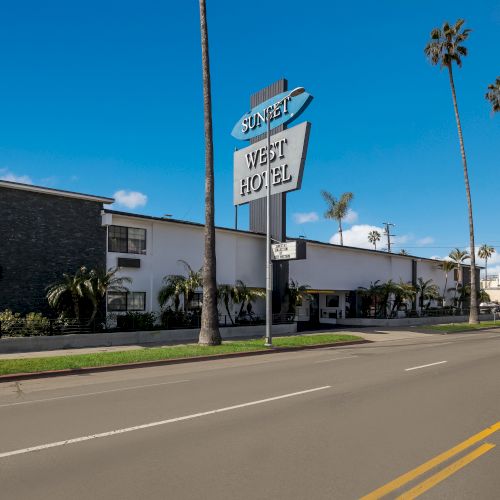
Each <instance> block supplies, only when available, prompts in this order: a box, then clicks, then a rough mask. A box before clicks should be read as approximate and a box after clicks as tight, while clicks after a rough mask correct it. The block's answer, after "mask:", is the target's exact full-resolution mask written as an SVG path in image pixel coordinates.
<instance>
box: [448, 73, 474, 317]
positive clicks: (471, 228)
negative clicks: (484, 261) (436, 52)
mask: <svg viewBox="0 0 500 500" xmlns="http://www.w3.org/2000/svg"><path fill="white" fill-rule="evenodd" d="M448 74H449V77H450V87H451V95H452V97H453V108H454V110H455V119H456V121H457V129H458V139H459V141H460V153H461V154H462V163H463V166H464V180H465V192H466V195H467V207H468V211H469V239H470V289H471V292H470V312H469V323H472V324H476V323H479V316H478V309H477V283H476V248H475V244H474V220H473V217H472V199H471V195H470V186H469V173H468V170H467V157H466V155H465V147H464V138H463V135H462V125H461V123H460V115H459V114H458V104H457V95H456V93H455V83H454V82H453V70H452V68H451V63H449V64H448Z"/></svg>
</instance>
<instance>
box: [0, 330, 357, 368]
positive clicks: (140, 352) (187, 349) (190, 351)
mask: <svg viewBox="0 0 500 500" xmlns="http://www.w3.org/2000/svg"><path fill="white" fill-rule="evenodd" d="M273 342H274V347H273V348H268V347H265V346H264V341H263V340H262V339H255V340H243V341H227V342H223V343H222V345H219V346H201V345H198V344H187V345H177V346H171V347H152V348H145V349H136V350H129V351H116V352H96V353H92V354H76V355H67V356H51V357H43V358H17V359H3V360H0V375H3V376H5V375H13V374H20V373H42V372H52V371H59V370H80V369H92V368H99V367H101V368H102V367H105V366H106V367H107V366H116V367H118V366H119V365H129V364H135V363H148V362H155V361H157V362H160V361H168V360H176V359H177V360H179V359H196V358H198V357H206V356H214V355H215V356H217V355H233V354H238V353H252V352H256V353H262V352H265V351H273V350H274V351H279V350H280V349H301V348H302V349H303V348H307V347H313V346H318V345H331V344H344V343H351V342H352V343H357V342H366V341H364V340H363V339H361V338H360V337H356V336H354V335H347V334H316V335H296V336H291V337H277V338H275V339H274V341H273Z"/></svg>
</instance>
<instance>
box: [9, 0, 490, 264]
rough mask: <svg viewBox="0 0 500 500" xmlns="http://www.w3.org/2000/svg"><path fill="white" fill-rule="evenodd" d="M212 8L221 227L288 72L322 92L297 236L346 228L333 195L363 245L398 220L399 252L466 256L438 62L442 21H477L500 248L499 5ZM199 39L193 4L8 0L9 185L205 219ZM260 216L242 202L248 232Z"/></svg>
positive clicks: (482, 199)
mask: <svg viewBox="0 0 500 500" xmlns="http://www.w3.org/2000/svg"><path fill="white" fill-rule="evenodd" d="M207 3H208V21H209V35H210V55H211V64H212V66H211V69H212V92H213V112H214V141H215V159H216V161H215V171H216V222H217V224H219V225H224V226H231V225H232V224H233V220H234V208H233V206H232V152H233V150H234V148H235V147H237V146H238V147H241V145H242V144H241V143H238V141H236V140H235V139H233V138H232V137H231V136H230V132H231V129H232V128H233V126H234V124H235V122H236V120H237V119H238V118H239V117H240V116H241V115H242V114H243V113H244V112H245V111H247V110H248V108H249V95H250V94H251V93H252V92H254V91H256V90H258V89H259V88H261V87H263V86H265V85H267V84H269V83H271V82H273V81H274V80H276V79H278V78H280V77H283V76H284V77H286V78H288V80H289V83H290V86H291V87H295V86H298V85H301V86H304V87H305V88H306V89H307V90H308V91H309V92H310V93H312V94H313V95H314V97H315V98H314V101H313V103H312V104H311V106H310V107H309V108H308V110H307V111H306V112H305V114H304V115H303V117H304V119H307V120H309V121H311V122H312V131H311V139H310V144H309V153H308V158H307V162H306V170H305V174H304V180H303V185H302V190H301V191H298V192H295V193H292V194H290V195H289V196H288V233H289V234H290V235H291V236H297V235H299V234H301V235H305V236H307V237H308V238H313V239H319V240H323V241H328V240H330V238H331V237H332V236H333V235H334V234H335V232H336V226H335V223H334V222H332V221H327V220H324V219H323V217H322V214H323V212H324V209H325V206H324V202H323V200H322V199H321V197H320V191H321V190H322V189H327V190H329V191H331V192H333V193H334V194H340V193H342V192H344V191H352V192H354V194H355V199H354V202H353V205H352V208H353V211H354V213H353V214H351V217H350V219H349V222H350V223H346V224H345V226H346V227H345V229H346V230H347V231H346V236H348V238H347V240H346V241H347V242H351V243H352V244H363V245H365V244H366V241H365V234H366V230H367V228H366V227H365V226H380V225H381V223H382V222H383V221H387V220H388V221H391V222H394V223H395V224H396V228H395V232H396V233H397V234H398V235H399V238H400V239H399V240H397V241H396V242H395V244H396V247H397V248H398V247H399V248H401V247H403V248H406V249H407V250H408V251H409V252H410V253H414V254H420V255H424V256H431V255H446V254H447V253H448V251H449V250H450V249H451V248H452V247H455V246H461V247H465V246H466V245H467V242H468V226H467V217H466V215H467V213H466V204H465V192H464V185H463V175H462V166H461V160H460V154H459V147H458V140H457V132H456V126H455V121H454V115H453V109H452V102H451V96H450V89H449V84H448V79H447V75H446V73H445V72H443V71H440V70H439V69H437V68H436V67H432V66H431V65H430V64H428V63H427V62H426V60H425V57H424V55H423V47H424V45H425V43H426V41H427V39H428V33H429V31H430V30H431V29H432V28H433V27H434V26H437V25H440V24H441V23H442V22H443V21H444V20H446V19H448V20H450V21H454V20H456V19H457V18H458V17H464V18H465V19H466V20H467V25H468V26H469V27H470V28H472V29H473V30H474V31H473V33H472V34H471V37H470V41H469V42H468V44H467V46H468V48H469V51H470V55H469V57H467V58H466V60H465V61H464V66H463V68H462V69H461V70H459V71H456V73H455V76H456V86H457V93H458V98H459V106H460V111H461V115H462V125H463V129H464V137H465V144H466V149H467V153H468V159H469V168H470V178H471V185H472V193H473V202H474V209H475V223H476V239H477V241H478V243H482V242H487V243H490V244H492V245H495V246H498V248H499V250H500V234H499V229H498V228H499V223H498V217H497V215H496V210H494V207H496V203H495V201H496V198H497V192H498V186H499V162H500V154H499V149H500V148H499V144H500V116H495V117H494V116H492V114H491V112H490V109H489V107H488V103H487V102H486V101H485V99H484V93H485V91H486V87H487V85H488V84H489V83H492V82H493V81H494V79H495V77H496V76H498V75H499V74H500V61H499V57H498V50H499V46H498V36H499V31H500V3H499V2H498V1H492V0H483V1H481V2H465V1H442V2H431V1H430V0H428V1H422V0H420V1H405V2H401V1H396V0H394V1H384V0H382V1H377V2H373V1H359V2H330V1H316V0H310V1H309V2H307V3H306V4H304V2H298V1H297V2H296V1H287V2H285V1H271V0H253V1H252V2H238V1H229V0H228V1H226V0H217V1H215V0H207ZM199 39H200V37H199V13H198V4H197V2H196V1H194V0H189V1H188V0H185V1H182V2H176V1H173V0H171V1H170V2H169V1H167V2H165V1H148V0H143V1H142V2H140V3H139V2H131V1H125V0H122V1H120V2H118V1H106V2H102V1H100V2H97V1H86V2H62V1H61V2H59V1H53V0H47V1H46V2H35V1H33V0H31V1H25V2H16V1H5V2H4V3H3V9H2V15H1V16H0V61H1V77H0V109H1V120H0V177H3V178H8V179H19V180H21V181H22V180H24V181H28V182H33V183H35V184H41V185H46V186H51V187H55V188H60V189H69V190H73V191H81V192H87V193H93V194H100V195H107V196H112V195H113V194H114V193H116V192H119V191H124V192H125V193H124V194H125V196H124V197H123V201H124V203H125V205H124V204H122V205H117V206H116V208H118V209H122V210H129V211H135V212H141V213H146V214H152V215H163V214H165V213H169V214H173V216H174V217H176V218H180V219H189V220H194V221H202V220H203V182H204V180H203V174H204V142H203V108H202V87H201V85H202V82H201V53H200V40H199ZM266 50H267V52H268V53H267V55H266V54H265V52H266ZM130 191H132V192H136V193H139V195H132V196H130V193H129V192H130ZM127 195H128V196H127ZM141 195H142V196H141ZM134 203H135V206H134ZM141 203H142V204H141ZM127 205H128V207H127ZM301 214H302V215H304V214H306V215H307V216H304V217H300V215H301ZM316 216H317V217H316ZM316 218H317V220H315V219H316ZM247 219H248V210H247V209H246V208H243V209H241V210H240V221H241V226H240V227H246V226H247V225H248V222H247ZM304 219H309V220H310V222H304V223H299V221H301V220H304ZM499 263H500V260H499Z"/></svg>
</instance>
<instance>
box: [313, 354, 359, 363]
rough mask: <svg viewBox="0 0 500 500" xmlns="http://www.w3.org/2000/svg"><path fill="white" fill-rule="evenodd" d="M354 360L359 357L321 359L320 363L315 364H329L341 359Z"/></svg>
mask: <svg viewBox="0 0 500 500" xmlns="http://www.w3.org/2000/svg"><path fill="white" fill-rule="evenodd" d="M353 358H357V356H356V355H354V356H344V357H343V358H328V359H321V360H320V361H315V363H328V362H329V361H339V360H340V359H353Z"/></svg>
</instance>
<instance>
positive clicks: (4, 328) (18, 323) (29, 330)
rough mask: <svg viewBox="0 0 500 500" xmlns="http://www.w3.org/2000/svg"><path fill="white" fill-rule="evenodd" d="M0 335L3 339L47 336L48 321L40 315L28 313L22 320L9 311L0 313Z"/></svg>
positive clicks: (48, 329)
mask: <svg viewBox="0 0 500 500" xmlns="http://www.w3.org/2000/svg"><path fill="white" fill-rule="evenodd" d="M0 328H1V334H2V336H5V337H31V336H34V335H48V334H49V333H50V320H49V319H48V318H46V317H44V316H43V315H42V314H41V313H35V312H30V313H28V314H27V315H26V316H25V317H24V318H23V317H21V315H20V314H19V313H13V312H12V311H11V310H10V309H6V310H5V311H3V312H0Z"/></svg>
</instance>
